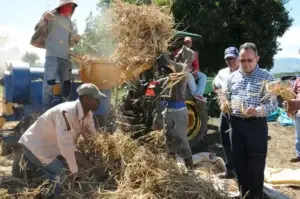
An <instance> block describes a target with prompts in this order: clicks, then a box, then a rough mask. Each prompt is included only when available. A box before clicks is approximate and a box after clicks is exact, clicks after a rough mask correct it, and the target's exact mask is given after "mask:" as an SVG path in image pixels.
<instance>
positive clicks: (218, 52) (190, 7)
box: [172, 0, 293, 74]
mask: <svg viewBox="0 0 300 199" xmlns="http://www.w3.org/2000/svg"><path fill="white" fill-rule="evenodd" d="M285 3H287V1H280V0H250V1H249V0H238V1H237V0H226V1H221V0H210V1H207V0H176V2H175V4H174V6H173V9H172V11H173V14H174V16H175V20H176V22H177V23H178V25H179V29H180V30H185V31H189V32H193V33H198V34H201V35H202V36H203V40H202V42H201V43H200V42H198V43H196V48H197V50H198V51H199V56H200V67H201V70H202V71H204V72H207V73H208V74H213V73H216V72H217V71H218V70H219V69H220V68H221V67H223V66H224V60H223V56H224V55H223V54H224V50H225V48H227V47H229V46H236V47H239V46H240V45H241V44H243V43H245V42H254V43H255V44H256V45H257V48H258V51H259V55H260V57H261V59H260V61H259V64H260V66H261V67H262V68H266V69H271V68H272V66H273V56H274V55H275V54H276V53H277V52H278V50H279V44H278V43H277V38H278V37H281V36H283V34H284V33H285V31H286V30H287V29H288V28H289V27H290V26H291V24H292V21H293V20H292V19H291V18H290V17H289V15H288V14H289V12H288V11H287V10H286V9H285V7H284V4H285Z"/></svg>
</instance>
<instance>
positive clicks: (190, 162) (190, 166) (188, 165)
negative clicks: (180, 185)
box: [184, 156, 194, 170]
mask: <svg viewBox="0 0 300 199" xmlns="http://www.w3.org/2000/svg"><path fill="white" fill-rule="evenodd" d="M184 163H185V166H186V168H187V169H188V170H193V169H194V164H193V158H192V156H190V157H188V158H185V159H184Z"/></svg>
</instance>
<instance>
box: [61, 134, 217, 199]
mask: <svg viewBox="0 0 300 199" xmlns="http://www.w3.org/2000/svg"><path fill="white" fill-rule="evenodd" d="M161 135H162V134H161V132H154V133H153V134H152V135H147V136H145V137H144V138H141V139H140V140H137V141H135V140H133V139H131V138H130V136H129V135H125V134H123V133H121V132H116V133H114V134H113V135H109V134H98V135H97V136H96V137H94V138H93V139H92V140H91V142H89V144H88V145H86V144H84V142H83V141H80V142H79V143H78V146H79V148H80V150H81V151H82V152H83V154H84V155H85V156H86V157H88V158H89V160H90V161H91V162H92V163H93V164H94V165H95V167H97V166H104V167H105V168H106V172H107V173H108V174H109V178H108V179H107V180H106V181H105V182H102V183H98V182H96V180H95V179H94V178H93V177H92V176H91V175H89V172H88V171H81V172H79V173H78V174H77V176H76V177H77V180H76V181H73V180H72V178H67V177H65V178H63V179H59V181H58V182H59V183H60V184H61V185H62V187H63V190H64V192H63V194H65V195H69V196H72V197H74V198H84V197H85V198H110V199H111V198H112V199H114V198H116V199H123V198H124V199H125V198H126V199H127V198H203V199H204V198H211V199H217V198H223V197H222V196H221V195H220V193H218V192H217V191H216V190H215V189H214V188H213V186H212V184H210V183H209V182H208V181H206V180H204V179H202V178H200V177H199V176H196V175H195V174H190V173H188V172H187V171H186V170H185V169H184V168H182V167H178V165H177V164H176V162H175V161H174V160H170V159H169V158H167V156H166V154H165V153H164V152H163V151H162V149H163V144H164V143H163V142H161V141H160V139H158V138H159V137H161ZM142 140H145V141H146V140H148V141H150V143H152V144H153V146H152V147H151V148H149V146H151V144H150V143H147V144H143V145H141V144H140V143H141V142H142Z"/></svg>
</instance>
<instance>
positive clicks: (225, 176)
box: [218, 171, 235, 179]
mask: <svg viewBox="0 0 300 199" xmlns="http://www.w3.org/2000/svg"><path fill="white" fill-rule="evenodd" d="M218 177H219V178H220V179H233V178H234V177H235V176H234V173H233V171H226V172H225V173H221V174H220V175H219V176H218Z"/></svg>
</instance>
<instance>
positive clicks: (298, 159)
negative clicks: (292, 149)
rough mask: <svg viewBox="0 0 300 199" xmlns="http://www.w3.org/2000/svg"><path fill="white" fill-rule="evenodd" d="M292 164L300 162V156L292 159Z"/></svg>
mask: <svg viewBox="0 0 300 199" xmlns="http://www.w3.org/2000/svg"><path fill="white" fill-rule="evenodd" d="M290 162H292V163H296V162H300V156H298V157H295V158H292V159H291V160H290Z"/></svg>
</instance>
